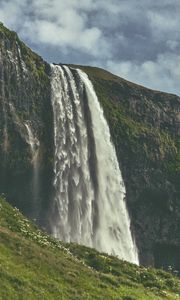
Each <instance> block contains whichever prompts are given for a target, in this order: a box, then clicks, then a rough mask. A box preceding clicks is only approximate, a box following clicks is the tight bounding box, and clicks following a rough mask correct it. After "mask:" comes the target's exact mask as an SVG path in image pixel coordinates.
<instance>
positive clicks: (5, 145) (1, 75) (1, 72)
mask: <svg viewBox="0 0 180 300" xmlns="http://www.w3.org/2000/svg"><path fill="white" fill-rule="evenodd" d="M0 62H1V66H0V79H1V85H0V86H1V89H0V98H1V97H2V99H1V103H2V111H3V117H4V122H3V124H4V129H3V150H4V154H5V156H4V158H5V159H6V152H7V150H8V144H9V141H8V126H7V111H6V105H5V104H6V103H5V85H4V64H3V59H2V53H1V51H0Z"/></svg>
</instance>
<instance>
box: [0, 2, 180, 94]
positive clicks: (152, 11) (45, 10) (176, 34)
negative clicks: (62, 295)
mask: <svg viewBox="0 0 180 300" xmlns="http://www.w3.org/2000/svg"><path fill="white" fill-rule="evenodd" d="M179 9H180V2H179V1H178V0H164V1H163V3H162V1H157V0H139V1H134V0H128V1H126V0H121V1H119V0H109V1H107V0H81V1H79V0H66V1H60V0H1V1H0V19H1V20H2V21H3V22H4V24H5V25H6V26H8V27H10V28H11V29H13V30H15V31H17V32H18V34H19V35H20V37H21V38H22V39H23V40H24V41H25V42H26V43H27V44H28V45H29V46H30V47H32V48H33V50H35V51H38V52H39V53H40V54H41V55H43V56H44V58H45V59H47V60H48V61H54V62H59V61H63V62H67V63H68V62H69V63H78V64H81V63H83V64H91V65H94V64H95V63H96V64H97V65H98V66H101V67H104V68H108V69H109V70H110V71H112V72H115V73H118V74H119V75H121V76H125V77H126V78H127V79H129V80H132V81H138V82H139V83H141V84H145V85H147V86H150V87H152V88H157V89H164V90H165V91H171V92H176V93H178V94H180V87H178V84H177V82H178V80H179V72H180V71H179V70H178V68H179V53H180V19H179V15H178V12H179Z"/></svg>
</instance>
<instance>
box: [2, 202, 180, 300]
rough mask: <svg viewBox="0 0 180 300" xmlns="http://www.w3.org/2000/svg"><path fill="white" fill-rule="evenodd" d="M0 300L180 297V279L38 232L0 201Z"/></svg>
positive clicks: (14, 209) (21, 216)
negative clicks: (62, 241) (64, 242)
mask: <svg viewBox="0 0 180 300" xmlns="http://www.w3.org/2000/svg"><path fill="white" fill-rule="evenodd" d="M0 278H1V288H0V299H3V300H4V299H8V300H11V299H13V300H15V299H48V300H49V299H64V300H65V299H73V300H75V299H83V300H84V299H93V300H94V299H124V300H125V299H126V300H135V299H138V300H140V299H152V300H155V299H180V281H179V280H178V279H177V278H176V277H174V276H172V274H170V273H166V272H164V271H162V270H155V269H146V268H143V267H137V266H136V265H133V264H130V263H127V262H123V261H121V260H119V259H118V258H116V257H113V256H108V255H106V254H102V253H99V252H97V251H96V250H94V249H90V248H87V247H84V246H78V245H76V244H70V245H69V244H63V243H61V242H58V241H56V240H54V239H53V238H51V237H49V236H48V235H46V234H45V233H43V232H42V231H40V230H39V229H38V228H37V227H36V226H35V225H34V224H33V223H31V222H30V221H28V220H27V219H26V218H25V217H24V216H23V215H22V214H21V213H20V212H19V211H18V210H17V209H16V208H12V207H11V206H10V205H9V204H8V203H7V202H6V201H5V200H4V199H2V198H0Z"/></svg>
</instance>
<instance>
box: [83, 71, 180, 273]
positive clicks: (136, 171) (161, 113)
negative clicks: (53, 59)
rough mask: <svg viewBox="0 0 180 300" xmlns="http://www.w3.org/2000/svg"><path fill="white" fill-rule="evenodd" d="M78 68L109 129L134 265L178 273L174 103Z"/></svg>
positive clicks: (178, 112) (179, 192)
mask: <svg viewBox="0 0 180 300" xmlns="http://www.w3.org/2000/svg"><path fill="white" fill-rule="evenodd" d="M83 69H84V70H85V71H86V72H87V73H88V74H89V76H90V78H91V80H92V81H93V84H94V86H95V88H96V91H97V94H98V98H99V100H100V102H101V104H102V106H103V108H104V112H105V115H106V118H107V120H108V122H109V125H110V129H111V135H112V139H113V141H114V143H115V147H116V152H117V155H118V158H119V163H120V165H121V169H122V173H123V177H124V180H125V185H126V190H127V197H126V198H127V199H126V200H127V204H128V207H129V210H130V214H131V217H132V228H133V230H134V234H135V237H136V240H137V245H138V248H139V252H140V261H141V263H142V264H145V265H156V266H162V265H163V266H164V267H168V266H173V267H174V268H177V269H179V270H180V258H179V253H180V235H179V232H180V188H179V181H178V180H179V178H180V176H179V175H180V155H179V135H180V127H179V120H180V98H179V97H177V96H175V95H171V94H166V93H162V92H157V91H152V90H149V89H146V88H144V87H141V86H138V85H135V84H132V83H130V82H127V81H125V80H123V79H121V78H118V77H117V76H114V75H112V74H110V73H108V72H106V71H103V70H100V69H96V68H83Z"/></svg>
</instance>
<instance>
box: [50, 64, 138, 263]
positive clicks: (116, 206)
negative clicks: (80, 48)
mask: <svg viewBox="0 0 180 300" xmlns="http://www.w3.org/2000/svg"><path fill="white" fill-rule="evenodd" d="M51 68H52V104H53V110H54V143H55V158H54V160H55V161H54V174H55V178H54V188H55V201H54V213H53V215H52V218H51V223H52V230H53V234H54V236H55V237H57V238H59V239H63V240H65V241H66V242H70V241H73V242H77V243H80V244H84V245H87V246H91V247H95V248H96V249H98V250H100V251H104V252H107V253H109V254H113V255H118V256H119V257H120V258H121V259H125V260H128V261H130V262H134V263H136V264H138V254H137V249H136V246H135V243H134V242H133V239H132V236H131V231H130V219H129V215H128V212H127V208H126V204H125V201H124V197H125V187H124V183H123V179H122V175H121V172H120V169H119V165H118V161H117V157H116V152H115V148H114V146H113V144H112V142H111V136H110V131H109V127H108V124H107V122H106V120H105V118H104V115H103V110H102V108H101V107H100V104H99V102H98V99H97V96H96V93H95V91H94V88H93V86H92V83H91V82H90V80H89V79H88V76H87V75H86V74H85V73H84V72H82V71H80V70H77V71H76V70H72V69H70V68H68V67H67V66H63V67H60V66H53V65H52V66H51Z"/></svg>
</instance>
